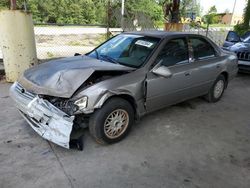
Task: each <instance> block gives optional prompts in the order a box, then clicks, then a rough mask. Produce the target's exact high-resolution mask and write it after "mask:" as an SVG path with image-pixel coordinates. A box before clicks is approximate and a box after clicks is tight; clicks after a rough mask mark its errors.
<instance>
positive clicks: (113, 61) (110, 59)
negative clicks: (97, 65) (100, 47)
mask: <svg viewBox="0 0 250 188" xmlns="http://www.w3.org/2000/svg"><path fill="white" fill-rule="evenodd" d="M100 57H102V58H103V59H105V60H107V61H109V62H111V63H115V64H120V63H119V62H118V61H117V60H116V59H114V58H112V57H110V56H108V55H100Z"/></svg>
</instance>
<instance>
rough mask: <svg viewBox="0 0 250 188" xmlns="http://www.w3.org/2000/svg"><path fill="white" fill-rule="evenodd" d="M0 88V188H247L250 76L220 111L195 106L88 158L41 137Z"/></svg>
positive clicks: (145, 124) (88, 151) (156, 116)
mask: <svg viewBox="0 0 250 188" xmlns="http://www.w3.org/2000/svg"><path fill="white" fill-rule="evenodd" d="M9 86H10V85H9V84H6V83H4V82H1V83H0V106H1V108H0V109H1V110H0V120H1V121H0V187H1V188H5V187H6V188H7V187H8V188H11V187H27V188H29V187H84V188H88V187H91V188H92V187H102V188H105V187H108V188H112V187H113V188H117V187H119V188H126V187H136V188H137V187H150V188H151V187H169V188H180V187H181V188H182V187H185V188H186V187H187V188H191V187H192V188H193V187H195V188H198V187H200V188H210V187H213V188H224V187H225V188H235V187H237V188H249V187H250V176H249V174H250V97H249V96H250V76H249V75H240V76H239V77H237V78H236V79H235V80H233V81H232V82H231V83H230V84H229V87H228V89H227V91H226V93H225V95H224V97H223V98H222V100H221V101H220V102H218V103H216V104H209V103H207V102H206V101H204V100H202V99H199V98H198V99H194V100H191V101H188V102H185V103H182V104H179V105H176V106H173V107H169V108H166V109H163V110H161V111H158V112H155V113H153V114H151V115H148V116H146V117H144V118H143V119H142V120H141V121H140V122H139V123H137V124H136V125H135V126H134V127H133V130H132V131H131V134H130V135H129V136H128V137H127V138H126V139H125V140H124V141H122V142H120V143H117V144H114V145H109V146H101V145H98V144H97V143H95V142H94V141H93V139H92V138H91V137H90V136H89V133H88V132H86V138H85V149H84V151H83V152H80V151H76V150H66V149H63V148H60V147H58V146H55V145H53V144H50V143H48V142H47V141H45V140H43V139H42V138H41V137H39V136H38V135H37V134H36V133H35V132H34V131H33V130H32V129H31V128H30V127H29V125H28V124H27V123H26V122H25V121H24V120H23V119H22V117H21V116H20V115H19V113H18V112H17V110H16V108H15V107H14V106H13V103H12V101H11V99H10V98H9V95H8V88H9Z"/></svg>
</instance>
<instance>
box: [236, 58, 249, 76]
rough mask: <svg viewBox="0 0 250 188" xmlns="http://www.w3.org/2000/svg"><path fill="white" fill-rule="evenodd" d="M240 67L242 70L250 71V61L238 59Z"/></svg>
mask: <svg viewBox="0 0 250 188" xmlns="http://www.w3.org/2000/svg"><path fill="white" fill-rule="evenodd" d="M238 67H239V71H240V72H248V73H249V72H250V61H240V60H239V61H238Z"/></svg>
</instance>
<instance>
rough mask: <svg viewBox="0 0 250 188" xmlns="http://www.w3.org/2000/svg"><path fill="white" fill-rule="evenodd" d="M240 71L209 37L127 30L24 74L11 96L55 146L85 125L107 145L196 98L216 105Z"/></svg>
mask: <svg viewBox="0 0 250 188" xmlns="http://www.w3.org/2000/svg"><path fill="white" fill-rule="evenodd" d="M237 71H238V68H237V57H236V56H235V54H234V53H231V52H226V51H223V50H221V49H220V48H219V47H218V46H217V45H216V44H214V43H213V42H212V41H211V40H210V39H208V38H206V37H204V36H200V35H195V34H187V33H177V32H163V31H148V32H127V33H122V34H120V35H117V36H115V37H113V38H111V39H110V40H108V41H106V42H104V43H103V44H101V45H100V46H98V47H97V48H95V49H94V50H93V51H91V52H89V53H87V54H85V55H79V56H75V57H70V58H63V59H58V60H52V61H49V62H46V63H42V64H40V65H38V66H34V67H32V68H30V69H28V70H26V71H25V72H24V73H23V75H22V76H21V77H20V78H19V80H18V81H17V82H15V83H14V84H13V85H12V86H11V88H10V95H11V97H12V99H13V100H14V101H15V104H16V106H17V108H18V109H19V111H20V113H21V115H22V116H23V117H24V119H25V120H26V121H27V122H28V123H29V124H30V126H31V127H32V128H33V129H34V130H35V131H36V132H37V133H38V134H39V135H41V136H42V137H43V138H45V139H47V140H49V141H51V142H53V143H55V144H58V145H60V146H62V147H65V148H70V141H71V139H72V137H73V135H74V134H76V133H78V132H80V131H81V130H83V129H84V128H89V131H90V133H91V135H92V136H93V138H94V139H95V140H96V141H97V142H98V143H101V144H110V143H115V142H118V141H120V140H122V139H123V138H124V137H125V136H126V135H128V133H129V131H130V129H131V127H132V126H133V124H134V123H135V121H136V120H139V119H140V118H141V117H142V116H144V115H146V114H148V113H151V112H153V111H156V110H159V109H161V108H164V107H167V106H170V105H173V104H176V103H179V102H182V101H185V100H188V99H191V98H195V97H199V96H205V98H206V99H207V100H208V101H209V102H217V101H219V100H220V99H221V97H222V95H223V92H224V90H225V89H226V88H227V85H228V83H229V81H230V80H231V79H232V78H233V77H234V76H235V75H236V74H237Z"/></svg>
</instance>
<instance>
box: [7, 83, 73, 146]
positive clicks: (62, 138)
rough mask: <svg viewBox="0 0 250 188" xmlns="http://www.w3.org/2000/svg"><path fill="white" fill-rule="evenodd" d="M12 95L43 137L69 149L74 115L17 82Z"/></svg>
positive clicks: (30, 122) (25, 116)
mask: <svg viewBox="0 0 250 188" xmlns="http://www.w3.org/2000/svg"><path fill="white" fill-rule="evenodd" d="M10 96H11V98H12V99H13V100H14V101H15V103H16V106H17V108H18V109H19V111H20V112H21V114H22V116H23V117H24V119H25V120H26V121H27V122H28V123H29V125H30V126H31V127H32V128H33V129H34V130H35V131H36V132H37V133H38V134H39V135H40V136H42V137H43V138H45V139H47V140H49V141H51V142H53V143H55V144H57V145H60V146H62V147H65V148H68V149H69V142H70V134H71V132H72V128H73V121H74V116H69V115H67V114H66V113H65V112H63V111H61V110H60V109H58V108H56V107H55V106H53V105H52V104H51V103H50V102H48V101H47V100H44V99H42V98H40V97H39V96H38V95H34V94H32V93H30V92H28V91H26V90H25V88H23V87H22V86H21V85H20V84H18V83H17V82H16V83H14V84H13V85H12V86H11V88H10Z"/></svg>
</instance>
